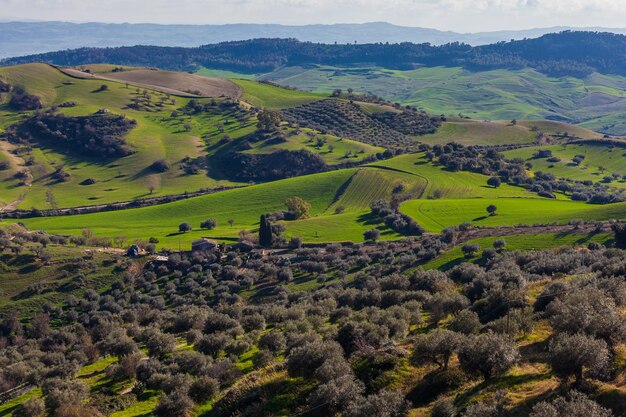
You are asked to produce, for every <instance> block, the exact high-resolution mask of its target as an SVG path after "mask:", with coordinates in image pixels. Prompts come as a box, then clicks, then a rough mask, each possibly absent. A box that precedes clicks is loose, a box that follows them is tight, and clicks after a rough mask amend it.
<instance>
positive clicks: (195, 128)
mask: <svg viewBox="0 0 626 417" xmlns="http://www.w3.org/2000/svg"><path fill="white" fill-rule="evenodd" d="M119 68H122V70H119ZM85 71H89V72H85ZM99 77H104V78H99ZM114 78H117V79H114ZM0 79H1V80H3V81H4V82H6V83H7V84H9V85H11V86H12V87H14V88H15V89H18V88H21V89H23V90H25V91H26V92H28V93H29V94H31V95H34V96H36V97H38V98H39V99H40V100H41V101H42V104H43V105H44V109H49V108H51V107H53V108H54V109H56V111H57V112H58V114H63V115H67V116H86V115H91V114H94V113H96V112H98V111H101V109H106V110H105V111H106V112H108V113H110V114H119V115H124V116H126V117H127V118H129V119H132V120H133V121H135V122H136V126H135V127H134V128H133V129H132V130H131V131H130V132H129V133H127V134H126V135H125V137H124V140H125V141H126V143H127V145H128V147H129V148H130V149H131V151H132V153H131V154H130V155H128V156H124V157H118V158H100V157H97V158H96V157H87V156H81V155H76V154H71V153H68V152H65V151H61V150H59V149H58V148H55V147H52V146H48V145H47V144H44V143H38V144H36V146H32V147H27V146H19V145H16V144H12V143H10V142H7V141H0V162H5V163H6V166H5V167H4V168H5V169H2V170H0V208H4V209H5V210H10V209H14V208H19V209H31V208H37V209H55V208H65V207H75V206H89V205H93V204H109V203H113V202H120V201H130V200H134V199H138V198H148V197H158V196H164V195H170V194H179V193H184V192H191V191H197V190H201V189H210V188H216V187H222V186H234V185H245V183H240V182H238V181H235V180H233V179H230V178H229V177H228V176H226V175H225V174H224V173H223V172H221V171H220V170H219V169H217V168H216V167H215V166H213V165H209V166H206V167H205V168H206V169H202V168H201V169H200V170H198V169H196V170H195V172H196V173H191V174H190V173H189V171H188V166H189V164H190V163H193V164H199V165H200V166H201V167H202V166H203V164H204V162H203V161H205V160H207V158H210V157H213V156H216V155H218V154H221V153H222V152H223V151H228V149H230V147H231V146H232V144H233V143H235V142H237V143H239V141H240V140H242V141H243V138H244V137H247V136H248V135H250V134H251V133H253V132H254V131H255V129H256V116H255V115H254V113H251V112H250V110H249V107H250V106H249V103H246V102H241V103H240V104H239V105H236V106H229V105H227V102H228V99H226V98H223V97H216V98H192V97H189V96H190V94H189V93H187V92H185V91H182V90H199V91H196V92H198V93H200V94H201V95H210V94H211V93H214V94H215V95H216V96H221V95H224V94H225V95H231V96H232V95H245V98H246V99H248V98H249V99H250V101H251V102H252V104H255V105H260V106H268V107H271V108H284V107H290V106H294V105H298V104H302V103H307V102H310V101H311V100H318V99H321V98H322V96H320V95H316V94H309V93H301V92H297V91H292V90H285V89H281V88H279V87H275V86H272V85H269V84H261V83H257V82H254V81H249V82H246V81H241V83H242V84H243V85H242V86H238V85H236V84H233V83H231V82H230V81H224V80H220V79H210V78H206V77H200V76H196V75H191V74H186V73H174V72H168V71H157V70H142V69H137V68H131V67H117V66H112V65H104V64H102V65H91V66H85V67H80V68H78V69H64V68H62V69H57V68H55V67H52V66H49V65H45V64H27V65H20V66H14V67H4V68H0ZM103 86H106V89H103ZM177 92H180V94H182V96H181V95H177ZM239 92H241V94H239ZM12 94H14V93H4V94H1V96H0V132H1V131H2V130H3V129H6V128H7V127H9V126H10V125H12V124H15V123H18V122H19V121H20V120H22V117H23V116H24V115H25V114H26V115H27V114H31V113H29V112H20V111H17V110H16V109H15V108H13V107H12V105H11V104H10V103H9V101H10V98H11V96H12ZM192 99H193V100H195V102H196V103H199V105H201V106H205V107H206V106H208V110H206V109H205V110H203V111H200V112H197V111H193V112H187V113H185V111H181V109H184V108H185V106H186V105H187V104H188V103H190V101H191V100H192ZM282 133H283V134H284V135H285V137H286V140H285V141H284V142H277V143H265V142H254V143H253V144H252V145H251V149H249V150H248V151H247V152H249V153H257V154H267V153H271V152H274V151H276V150H289V151H295V150H300V149H308V150H310V151H311V152H313V153H316V154H318V155H320V156H321V157H322V159H323V160H324V161H325V162H326V163H328V164H330V165H333V164H343V163H355V162H358V161H360V160H362V159H364V158H367V157H371V156H372V155H374V154H376V153H379V152H382V151H383V149H382V148H378V147H374V146H370V145H367V144H363V143H359V142H354V141H351V140H349V139H344V138H338V137H334V136H331V135H321V134H319V132H317V131H314V130H312V129H303V130H302V131H299V132H294V129H289V128H287V127H286V126H283V127H282ZM225 138H226V139H225ZM246 141H247V140H246ZM157 160H163V161H165V163H166V164H167V166H169V169H167V170H166V171H164V172H159V171H157V170H154V169H151V168H150V167H151V165H152V164H153V163H154V162H155V161H157ZM189 161H193V162H189ZM60 169H61V170H62V171H63V172H65V173H67V174H68V176H67V177H66V178H65V180H64V181H57V180H55V178H54V175H55V172H57V171H58V170H60ZM20 171H24V172H27V173H28V174H27V175H28V178H27V180H23V179H22V178H18V177H17V176H18V175H20V174H18V173H19V172H20ZM85 181H86V182H87V183H90V184H88V185H83V184H86V183H85Z"/></svg>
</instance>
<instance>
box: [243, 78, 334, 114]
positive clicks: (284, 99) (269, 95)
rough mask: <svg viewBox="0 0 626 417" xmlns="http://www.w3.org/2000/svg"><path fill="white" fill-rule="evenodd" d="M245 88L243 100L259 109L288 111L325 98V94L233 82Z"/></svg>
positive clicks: (268, 85) (248, 81) (252, 82)
mask: <svg viewBox="0 0 626 417" xmlns="http://www.w3.org/2000/svg"><path fill="white" fill-rule="evenodd" d="M233 81H234V82H235V83H237V84H238V85H239V86H240V87H242V88H243V90H244V94H243V100H244V101H246V102H248V103H250V104H253V105H255V106H257V107H261V108H268V109H286V108H290V107H296V106H299V105H301V104H306V103H311V102H313V101H317V100H321V99H323V98H325V95H323V94H317V93H307V92H303V91H295V90H286V89H284V88H279V87H275V86H273V85H270V84H263V83H259V82H256V81H251V80H243V79H238V80H233Z"/></svg>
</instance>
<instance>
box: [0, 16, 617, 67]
mask: <svg viewBox="0 0 626 417" xmlns="http://www.w3.org/2000/svg"><path fill="white" fill-rule="evenodd" d="M574 29H575V30H584V31H599V32H612V33H619V34H626V29H611V28H593V27H590V28H570V27H551V28H538V29H528V30H517V31H497V32H480V33H457V32H451V31H440V30H436V29H428V28H419V27H405V26H396V25H392V24H389V23H384V22H375V23H363V24H332V25H304V26H286V25H276V24H229V25H157V24H129V23H123V24H108V23H68V22H2V21H0V33H1V34H2V35H1V36H0V58H6V57H12V56H21V55H29V54H37V53H43V52H50V51H58V50H63V49H75V48H80V47H117V46H132V45H154V46H184V47H194V46H200V45H205V44H212V43H218V42H224V41H237V40H247V39H255V38H296V39H298V40H300V41H310V42H320V43H329V44H332V43H335V42H337V43H341V44H345V43H354V42H357V43H359V44H361V43H376V42H389V43H399V42H413V43H424V42H429V43H431V44H433V45H442V44H446V43H450V42H461V43H467V44H470V45H486V44H491V43H496V42H501V41H509V40H512V39H516V40H519V39H525V38H536V37H539V36H542V35H545V34H547V33H553V32H560V31H563V30H574Z"/></svg>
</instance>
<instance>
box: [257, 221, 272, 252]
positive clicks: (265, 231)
mask: <svg viewBox="0 0 626 417" xmlns="http://www.w3.org/2000/svg"><path fill="white" fill-rule="evenodd" d="M272 243H273V235H272V224H271V223H270V221H269V220H268V219H267V216H266V215H265V214H262V215H261V220H260V221H259V244H260V245H261V246H265V247H268V246H272Z"/></svg>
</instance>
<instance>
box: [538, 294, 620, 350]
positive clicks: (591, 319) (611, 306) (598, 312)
mask: <svg viewBox="0 0 626 417" xmlns="http://www.w3.org/2000/svg"><path fill="white" fill-rule="evenodd" d="M561 297H562V298H558V297H557V298H556V299H555V300H554V301H552V302H551V303H550V304H548V308H547V313H548V320H549V321H550V325H552V327H553V328H554V329H555V330H556V331H558V332H562V333H570V334H574V333H585V334H586V335H588V336H592V337H595V338H598V339H603V340H604V341H605V342H606V343H607V345H608V346H609V348H610V349H614V347H615V346H616V345H617V344H618V343H620V342H623V341H624V340H625V339H626V324H625V323H624V319H623V317H622V315H621V313H620V309H619V308H618V307H617V306H616V305H615V301H614V300H613V299H612V298H611V297H609V296H607V295H606V294H605V293H604V292H603V291H602V290H599V289H597V288H593V287H590V288H585V289H582V290H578V291H576V292H573V293H569V294H565V295H564V296H563V295H561Z"/></svg>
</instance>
